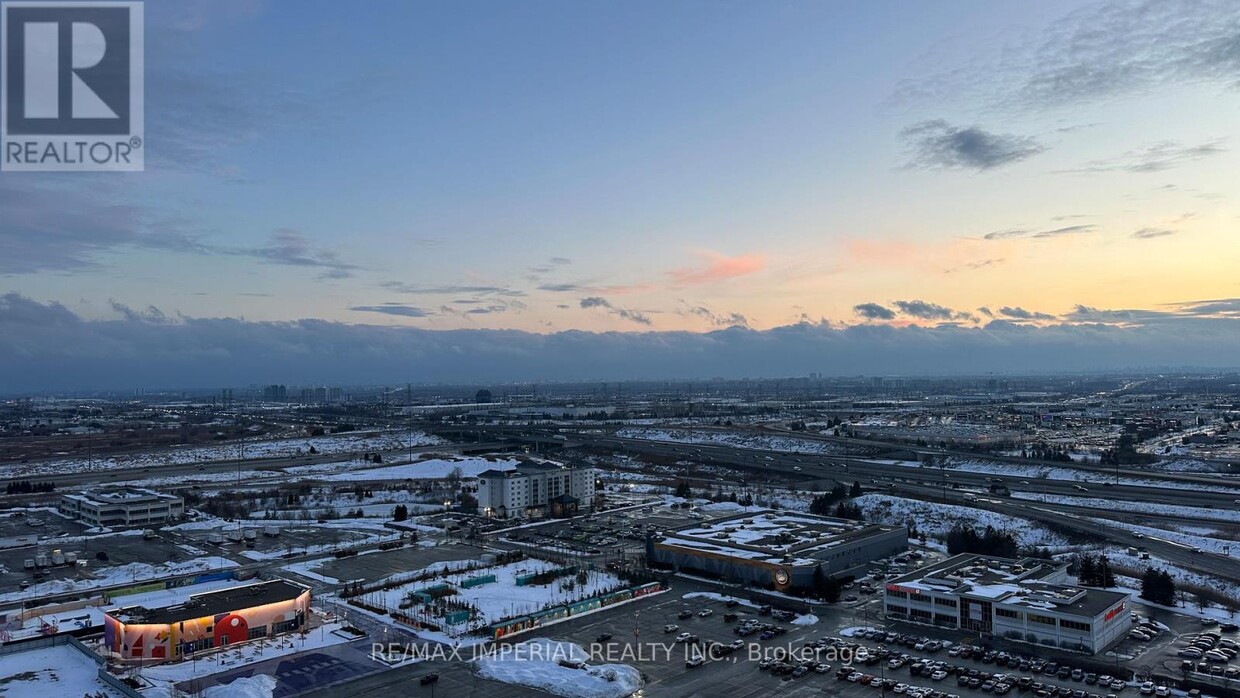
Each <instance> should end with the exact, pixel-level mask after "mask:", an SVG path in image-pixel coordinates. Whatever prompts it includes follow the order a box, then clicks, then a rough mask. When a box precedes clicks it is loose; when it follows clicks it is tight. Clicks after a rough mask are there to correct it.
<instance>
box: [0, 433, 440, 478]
mask: <svg viewBox="0 0 1240 698" xmlns="http://www.w3.org/2000/svg"><path fill="white" fill-rule="evenodd" d="M442 443H444V441H443V439H440V438H439V437H437V436H431V435H429V434H424V433H421V432H414V433H413V435H412V442H411V440H410V434H409V432H408V431H401V430H397V431H388V432H365V433H350V434H332V435H325V436H315V437H306V438H297V439H274V440H265V441H244V442H237V441H231V442H228V443H223V444H219V445H212V446H193V447H186V448H177V449H172V450H169V451H160V452H157V453H135V454H125V455H119V456H109V457H101V458H95V459H86V458H60V459H56V460H50V461H43V462H39V463H23V464H21V465H12V466H7V467H6V468H5V472H4V473H3V474H4V476H5V477H30V476H37V475H43V474H48V473H57V474H60V473H67V472H93V471H99V470H112V469H115V468H138V467H144V466H157V465H179V464H184V463H203V462H209V461H217V460H234V459H237V458H240V457H242V456H243V455H244V457H245V458H279V457H291V456H299V455H305V454H307V453H309V451H310V448H312V447H313V448H314V450H315V451H317V452H318V453H320V454H332V453H365V452H369V451H393V450H401V449H406V448H409V447H410V446H430V445H437V444H442Z"/></svg>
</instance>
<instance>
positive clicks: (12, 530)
mask: <svg viewBox="0 0 1240 698" xmlns="http://www.w3.org/2000/svg"><path fill="white" fill-rule="evenodd" d="M86 530H87V529H86V527H85V526H83V525H82V524H80V523H78V522H76V521H70V520H68V519H65V518H63V517H61V516H59V515H57V514H55V513H52V512H50V511H33V512H28V513H26V512H23V513H22V514H21V515H19V516H2V517H0V538H10V537H18V536H31V535H35V536H38V537H39V539H40V540H39V541H38V543H37V545H33V546H28V547H22V548H7V549H2V550H0V591H16V590H17V589H18V588H19V587H20V585H21V583H22V582H30V583H32V584H33V583H36V582H45V581H49V580H54V579H70V578H74V577H77V576H80V575H81V574H89V573H91V572H92V571H95V570H98V569H99V568H102V567H111V566H119V565H127V564H129V563H132V562H139V563H144V564H148V565H161V564H164V563H167V562H181V561H185V560H190V559H193V558H194V557H196V555H195V554H194V553H193V552H192V551H191V550H187V549H185V548H183V547H181V546H179V545H178V544H177V543H176V542H175V541H169V540H164V539H162V538H157V539H154V540H145V539H144V538H143V536H142V535H141V532H140V531H130V532H128V533H129V534H127V535H117V534H103V535H88V534H86V533H85V531H86ZM56 550H59V551H61V553H63V554H66V555H68V554H69V553H73V554H75V555H76V557H77V559H78V560H80V561H85V563H86V566H85V571H83V570H82V569H79V568H78V567H75V566H73V565H68V564H65V565H57V566H49V567H45V568H42V570H41V571H42V572H44V573H45V576H42V577H41V578H38V579H36V577H35V571H34V570H26V569H25V561H26V560H33V559H35V558H36V556H38V555H47V556H49V557H50V556H51V555H52V553H53V551H56Z"/></svg>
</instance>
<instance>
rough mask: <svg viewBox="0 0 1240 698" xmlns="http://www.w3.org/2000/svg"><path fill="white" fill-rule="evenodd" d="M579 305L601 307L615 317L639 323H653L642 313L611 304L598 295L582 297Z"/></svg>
mask: <svg viewBox="0 0 1240 698" xmlns="http://www.w3.org/2000/svg"><path fill="white" fill-rule="evenodd" d="M581 307H582V308H587V309H588V308H602V309H604V310H606V311H607V312H609V313H611V314H612V315H615V316H616V317H620V318H624V319H625V320H631V321H633V322H636V323H638V324H640V325H650V324H653V323H651V321H650V318H649V317H648V316H647V315H645V314H644V313H641V312H639V311H636V310H628V309H626V308H617V307H616V306H614V305H612V304H611V303H610V302H609V301H608V300H607V299H606V298H600V297H598V296H591V297H589V298H582V299H581Z"/></svg>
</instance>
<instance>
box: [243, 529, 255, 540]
mask: <svg viewBox="0 0 1240 698" xmlns="http://www.w3.org/2000/svg"><path fill="white" fill-rule="evenodd" d="M245 539H246V540H258V529H255V528H247V529H245Z"/></svg>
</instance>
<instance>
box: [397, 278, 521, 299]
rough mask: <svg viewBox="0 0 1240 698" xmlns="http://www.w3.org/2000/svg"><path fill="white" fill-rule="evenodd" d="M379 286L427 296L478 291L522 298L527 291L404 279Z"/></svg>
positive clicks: (479, 293) (399, 291) (485, 294)
mask: <svg viewBox="0 0 1240 698" xmlns="http://www.w3.org/2000/svg"><path fill="white" fill-rule="evenodd" d="M379 286H381V287H382V288H386V289H388V290H389V291H395V292H397V293H408V294H412V295H426V296H454V295H459V294H469V293H476V294H478V295H482V296H506V297H510V298H520V297H523V296H525V291H521V290H518V289H513V288H506V287H504V286H469V285H452V284H448V285H443V286H419V285H417V284H408V283H405V282H403V281H384V282H383V283H381V284H379Z"/></svg>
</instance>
